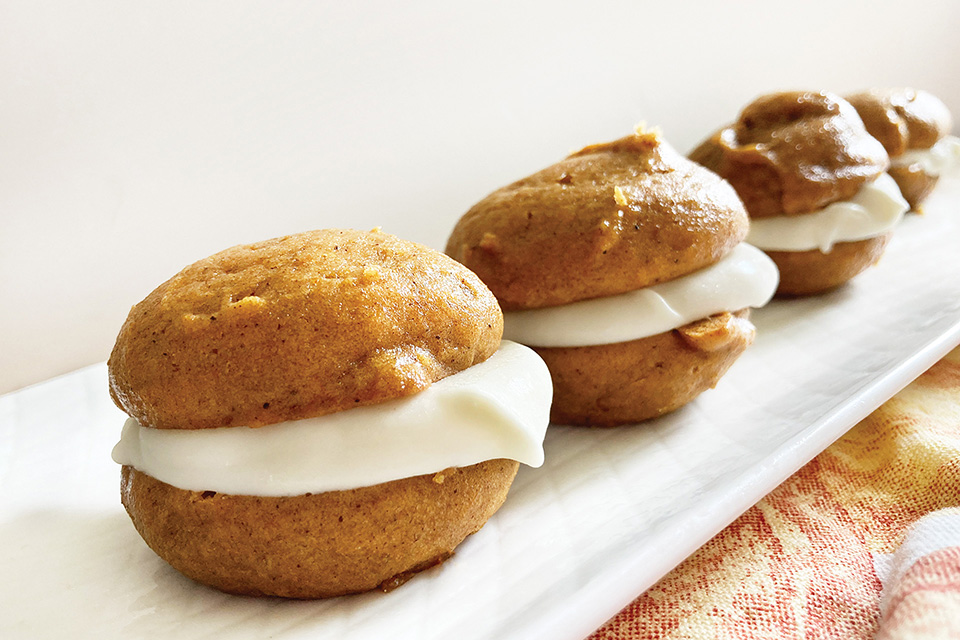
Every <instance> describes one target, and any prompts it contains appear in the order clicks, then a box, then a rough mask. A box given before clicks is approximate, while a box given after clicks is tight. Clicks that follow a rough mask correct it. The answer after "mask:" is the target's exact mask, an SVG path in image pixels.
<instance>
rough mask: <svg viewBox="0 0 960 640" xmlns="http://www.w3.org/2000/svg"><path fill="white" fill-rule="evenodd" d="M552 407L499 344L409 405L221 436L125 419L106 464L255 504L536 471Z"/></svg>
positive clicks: (532, 360)
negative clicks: (471, 472)
mask: <svg viewBox="0 0 960 640" xmlns="http://www.w3.org/2000/svg"><path fill="white" fill-rule="evenodd" d="M552 398H553V386H552V384H551V381H550V373H549V371H548V370H547V366H546V365H545V364H544V363H543V360H541V359H540V357H539V356H538V355H537V354H536V353H535V352H534V351H532V350H531V349H528V348H527V347H524V346H523V345H519V344H516V343H513V342H508V341H504V342H503V343H502V344H501V346H500V349H499V350H498V351H497V352H496V353H495V354H494V355H492V356H490V358H488V359H487V360H486V361H484V362H481V363H480V364H476V365H474V366H472V367H469V368H468V369H465V370H463V371H460V372H459V373H456V374H454V375H452V376H448V377H446V378H444V379H443V380H440V381H438V382H435V383H433V384H432V385H430V386H429V387H428V388H427V389H425V390H423V391H421V392H420V393H417V394H416V395H413V396H410V397H407V398H401V399H398V400H391V401H389V402H384V403H382V404H377V405H371V406H366V407H360V408H357V409H351V410H348V411H341V412H339V413H332V414H328V415H325V416H320V417H317V418H308V419H305V420H295V421H290V422H284V423H279V424H273V425H268V426H265V427H259V428H249V427H227V428H221V429H154V428H149V427H143V426H141V425H140V424H139V423H138V422H137V421H136V420H134V419H132V418H131V419H128V420H127V422H126V424H125V425H124V427H123V433H122V435H121V437H120V442H119V443H118V444H117V445H116V447H114V449H113V459H114V461H115V462H117V463H118V464H122V465H130V466H132V467H134V468H136V469H137V470H139V471H141V472H143V473H146V474H148V475H151V476H153V477H154V478H157V479H158V480H162V481H163V482H166V483H167V484H171V485H173V486H175V487H179V488H181V489H187V490H192V491H217V492H221V493H228V494H234V495H258V496H294V495H301V494H304V493H320V492H323V491H335V490H341V489H355V488H358V487H365V486H370V485H374V484H379V483H381V482H388V481H391V480H398V479H400V478H409V477H412V476H417V475H422V474H427V473H436V472H438V471H442V470H444V469H447V468H450V467H464V466H468V465H472V464H477V463H479V462H484V461H486V460H493V459H497V458H508V459H511V460H516V461H518V462H522V463H524V464H527V465H530V466H531V467H539V466H540V465H541V464H543V438H544V435H545V433H546V429H547V424H548V422H549V419H550V402H551V400H552Z"/></svg>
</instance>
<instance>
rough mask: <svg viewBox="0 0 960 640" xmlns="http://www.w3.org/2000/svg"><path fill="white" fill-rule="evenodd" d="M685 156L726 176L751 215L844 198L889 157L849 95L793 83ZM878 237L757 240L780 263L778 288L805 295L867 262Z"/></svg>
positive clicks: (809, 208) (800, 211)
mask: <svg viewBox="0 0 960 640" xmlns="http://www.w3.org/2000/svg"><path fill="white" fill-rule="evenodd" d="M690 158H691V159H692V160H694V161H695V162H698V163H700V164H702V165H703V166H705V167H707V168H708V169H711V170H712V171H715V172H717V173H718V174H719V175H720V176H722V177H723V178H725V179H727V180H729V181H730V183H731V184H732V185H733V187H734V189H736V190H737V193H738V194H739V195H740V197H741V198H742V199H743V202H744V206H745V207H746V209H747V213H749V214H750V218H751V219H753V220H764V219H769V218H774V217H779V216H794V217H797V216H803V215H806V214H810V213H815V212H817V211H820V210H822V209H824V208H826V207H827V206H828V205H830V204H833V203H835V202H840V201H846V200H849V199H851V198H853V197H854V196H855V195H857V193H858V192H859V191H860V189H861V188H863V187H864V185H866V184H867V183H869V182H872V181H874V180H876V179H877V178H879V177H880V176H881V174H883V172H884V171H885V170H886V169H887V167H888V165H889V158H888V157H887V154H886V152H885V150H884V148H883V145H881V144H880V143H879V142H878V141H877V140H876V139H875V138H873V137H872V136H870V135H869V134H868V133H867V131H866V129H865V128H864V125H863V122H862V121H861V120H860V117H859V116H858V115H857V112H856V110H855V109H854V108H853V106H852V105H851V104H850V103H848V102H847V101H845V100H843V99H842V98H840V97H839V96H836V95H834V94H831V93H826V92H819V93H813V92H801V91H792V92H784V93H775V94H770V95H765V96H762V97H760V98H758V99H756V100H754V101H753V102H752V103H750V104H749V105H747V106H746V107H745V108H744V109H743V111H742V112H741V113H740V115H739V117H738V118H737V121H736V122H735V123H734V124H732V125H730V126H727V127H724V128H722V129H720V130H719V131H718V132H716V133H715V134H714V135H712V136H711V137H710V138H708V139H707V140H705V141H704V142H703V143H701V144H700V146H698V147H697V148H696V149H694V151H693V152H691V154H690ZM748 241H751V242H752V241H753V240H752V239H750V240H748ZM886 242H887V240H886V239H885V238H869V239H866V240H860V241H855V242H839V243H837V244H836V245H835V246H834V247H833V249H832V250H831V251H830V252H829V253H822V252H820V251H819V250H812V251H798V252H788V251H779V250H773V251H771V250H769V249H768V248H767V247H764V246H760V248H761V249H763V250H764V251H766V252H767V254H768V255H770V256H771V258H773V260H774V262H776V263H777V267H778V268H779V269H780V286H779V288H778V289H777V293H778V294H780V295H810V294H814V293H819V292H821V291H826V290H827V289H831V288H833V287H835V286H837V285H839V284H842V283H843V282H846V281H847V280H849V279H850V278H852V277H854V276H855V275H857V274H858V273H860V272H861V271H862V270H863V269H865V268H866V267H868V266H870V265H872V264H874V263H875V262H876V261H877V260H878V259H879V256H880V253H881V252H882V250H883V247H884V246H886ZM791 254H795V255H791Z"/></svg>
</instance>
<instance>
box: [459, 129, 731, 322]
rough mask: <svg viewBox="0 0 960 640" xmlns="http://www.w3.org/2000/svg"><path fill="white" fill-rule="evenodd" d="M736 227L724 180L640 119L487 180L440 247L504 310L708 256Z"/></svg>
mask: <svg viewBox="0 0 960 640" xmlns="http://www.w3.org/2000/svg"><path fill="white" fill-rule="evenodd" d="M747 228H748V221H747V217H746V215H745V214H744V211H743V207H742V205H741V203H740V200H739V199H738V198H737V194H736V193H735V192H734V190H733V189H731V188H730V186H729V185H728V184H727V183H725V182H724V181H723V180H721V179H720V178H718V177H717V176H716V175H714V174H713V173H710V172H708V171H704V170H703V169H702V168H701V167H699V166H697V165H696V164H694V163H692V162H690V161H688V160H687V159H686V158H684V157H683V156H681V155H680V154H678V153H677V152H676V151H674V150H673V148H671V147H670V146H669V145H668V144H666V143H665V142H664V141H663V140H661V138H660V135H659V132H658V131H655V130H654V131H645V130H643V129H642V128H641V129H638V131H637V133H635V134H634V135H630V136H627V137H625V138H621V139H619V140H616V141H613V142H608V143H604V144H596V145H591V146H589V147H586V148H585V149H583V150H581V151H578V152H576V153H574V154H572V155H570V156H569V157H567V158H566V159H565V160H562V161H561V162H558V163H556V164H554V165H551V166H549V167H547V168H546V169H543V170H542V171H538V172H537V173H534V174H533V175H531V176H529V177H527V178H523V179H522V180H518V181H516V182H514V183H513V184H510V185H507V186H506V187H503V188H501V189H498V190H497V191H494V192H493V193H491V194H490V195H489V196H487V197H486V198H484V199H483V200H481V201H480V202H478V203H477V204H476V205H474V206H473V207H472V208H471V209H470V210H469V211H468V212H467V213H466V214H465V215H464V216H463V217H462V218H461V219H460V221H459V222H458V223H457V225H456V227H455V228H454V230H453V233H452V235H451V236H450V239H449V240H448V242H447V248H446V251H447V253H448V254H449V255H451V256H452V257H453V258H455V259H456V260H458V261H460V262H462V263H463V264H465V265H466V266H467V267H469V268H470V269H472V270H473V271H475V272H476V273H477V274H478V275H479V276H480V278H481V279H482V280H483V281H484V283H486V285H487V286H488V287H490V289H491V290H492V291H493V293H494V294H495V295H496V296H497V298H498V299H499V301H500V304H501V306H502V307H503V309H504V310H505V311H508V310H509V311H512V310H520V309H536V308H541V307H550V306H556V305H563V304H567V303H570V302H574V301H578V300H585V299H588V298H599V297H604V296H612V295H616V294H620V293H624V292H627V291H633V290H636V289H641V288H644V287H648V286H651V285H655V284H657V283H661V282H665V281H668V280H672V279H674V278H677V277H679V276H682V275H684V274H688V273H691V272H693V271H696V270H698V269H701V268H703V267H706V266H709V265H711V264H714V263H715V262H717V261H718V260H719V259H720V258H721V257H722V256H724V255H725V254H727V253H728V252H729V251H730V250H731V249H732V248H733V247H734V246H736V245H737V244H738V243H739V242H740V241H741V240H743V238H744V237H745V236H746V234H747Z"/></svg>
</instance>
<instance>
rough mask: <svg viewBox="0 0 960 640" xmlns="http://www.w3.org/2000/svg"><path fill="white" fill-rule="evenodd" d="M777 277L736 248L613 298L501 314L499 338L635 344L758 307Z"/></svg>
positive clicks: (744, 247) (759, 259) (760, 256)
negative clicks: (684, 272)
mask: <svg viewBox="0 0 960 640" xmlns="http://www.w3.org/2000/svg"><path fill="white" fill-rule="evenodd" d="M779 278H780V276H779V273H778V271H777V267H776V265H774V263H773V261H772V260H770V258H768V257H767V255H766V254H765V253H763V252H762V251H760V250H759V249H757V248H755V247H752V246H750V245H748V244H745V243H741V244H739V245H737V246H736V247H735V248H734V249H733V251H731V252H730V253H729V254H727V255H726V256H724V257H723V258H722V259H721V260H720V261H719V262H717V263H716V264H713V265H711V266H709V267H706V268H704V269H700V270H699V271H695V272H693V273H691V274H688V275H686V276H683V277H680V278H676V279H674V280H670V281H669V282H664V283H661V284H658V285H654V286H652V287H646V288H644V289H637V290H636V291H628V292H627V293H621V294H619V295H615V296H609V297H605V298H594V299H591V300H582V301H580V302H573V303H570V304H565V305H560V306H556V307H545V308H543V309H530V310H526V311H509V312H507V313H504V314H503V335H504V337H506V338H509V339H510V340H515V341H517V342H522V343H523V344H529V345H532V346H536V347H586V346H592V345H599V344H611V343H615V342H627V341H630V340H639V339H640V338H647V337H649V336H653V335H656V334H658V333H663V332H664V331H670V330H671V329H676V328H677V327H682V326H683V325H685V324H689V323H691V322H694V321H696V320H701V319H703V318H706V317H709V316H711V315H713V314H715V313H720V312H723V311H738V310H740V309H743V308H745V307H762V306H763V305H765V304H766V303H767V302H769V301H770V298H771V297H773V293H774V291H776V289H777V283H778V282H779Z"/></svg>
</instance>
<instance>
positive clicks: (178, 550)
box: [109, 230, 545, 598]
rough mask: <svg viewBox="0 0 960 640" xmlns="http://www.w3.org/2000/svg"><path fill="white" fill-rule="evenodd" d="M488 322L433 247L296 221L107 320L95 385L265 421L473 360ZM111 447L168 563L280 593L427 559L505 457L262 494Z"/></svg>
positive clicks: (442, 549) (493, 320)
mask: <svg viewBox="0 0 960 640" xmlns="http://www.w3.org/2000/svg"><path fill="white" fill-rule="evenodd" d="M502 326H503V318H502V314H501V312H500V310H499V307H498V305H497V302H496V298H494V296H493V295H492V294H491V293H490V291H489V290H488V289H487V288H486V287H485V286H484V285H483V283H482V282H481V281H480V280H479V279H478V278H477V277H476V276H475V275H474V274H473V273H471V272H470V271H469V270H467V269H466V268H464V267H463V266H462V265H460V264H459V263H457V262H455V261H453V260H451V259H450V258H448V257H447V256H445V255H442V254H440V253H438V252H436V251H433V250H431V249H428V248H426V247H423V246H420V245H417V244H415V243H412V242H407V241H403V240H400V239H398V238H396V237H394V236H391V235H388V234H385V233H381V232H379V231H376V230H375V231H373V232H369V233H365V232H358V231H347V230H324V231H312V232H306V233H301V234H297V235H293V236H286V237H283V238H278V239H275V240H268V241H266V242H259V243H256V244H252V245H244V246H238V247H233V248H231V249H228V250H226V251H223V252H220V253H218V254H216V255H214V256H211V257H209V258H207V259H204V260H201V261H199V262H197V263H195V264H193V265H191V266H189V267H187V268H186V269H184V270H183V271H181V272H180V273H179V274H177V275H176V276H174V277H173V278H171V279H170V280H168V281H167V282H165V283H164V284H162V285H160V287H158V288H157V289H156V290H155V291H154V292H153V293H151V294H150V295H149V296H147V298H146V299H145V300H144V301H143V302H141V303H140V304H138V305H137V306H135V307H134V308H133V310H132V311H131V312H130V315H129V317H128V319H127V321H126V323H125V324H124V325H123V328H122V329H121V332H120V335H119V337H118V338H117V344H116V346H115V348H114V351H113V354H112V356H111V358H110V362H109V374H110V388H111V393H112V395H113V397H114V399H115V401H116V402H117V404H118V405H119V406H120V407H121V408H122V409H124V410H126V411H127V412H128V413H129V414H130V415H131V416H133V417H134V418H136V419H137V420H138V421H140V423H141V425H142V426H141V427H137V428H141V429H142V428H145V429H146V430H147V431H154V430H170V429H174V430H193V431H188V432H189V433H191V435H197V434H198V431H196V430H201V429H210V428H213V427H229V429H226V431H230V430H231V429H232V428H238V429H243V428H244V425H246V426H257V427H258V428H259V429H263V430H267V429H271V428H273V427H272V426H271V425H273V424H274V423H279V422H284V421H289V420H298V419H301V418H312V417H316V416H321V415H325V414H329V413H332V412H338V411H343V410H346V409H353V408H355V407H360V406H364V405H372V404H376V403H382V402H385V401H388V400H392V399H396V398H402V397H406V396H409V395H411V394H414V393H417V392H418V391H421V390H422V389H424V388H426V387H428V386H429V385H431V384H432V383H433V382H434V381H437V380H439V379H441V378H443V377H445V376H448V375H451V374H454V373H456V372H458V371H461V370H463V369H466V368H468V367H470V366H472V365H474V364H475V363H479V362H481V361H484V360H486V359H487V358H488V357H489V356H490V355H492V354H493V353H494V352H495V351H496V350H497V348H498V347H499V345H500V336H501V332H502ZM544 413H545V408H544ZM317 428H322V427H317ZM211 435H212V436H213V437H216V434H215V433H211ZM268 455H275V454H272V453H271V454H268ZM120 462H121V464H123V468H122V486H121V501H122V503H123V505H124V507H125V508H126V510H127V512H128V513H129V515H130V518H131V519H132V520H133V522H134V524H135V526H136V528H137V530H138V531H139V532H140V534H141V535H142V536H143V538H144V540H145V541H146V542H147V544H148V545H149V546H150V547H151V548H152V549H153V550H154V551H156V553H157V554H158V555H160V556H161V557H162V558H164V559H165V560H166V561H167V562H169V563H170V564H171V565H172V566H174V567H175V568H176V569H178V570H179V571H181V572H182V573H183V574H185V575H187V576H189V577H191V578H194V579H196V580H198V581H200V582H203V583H205V584H208V585H211V586H214V587H216V588H219V589H222V590H224V591H228V592H231V593H241V594H250V595H272V596H284V597H294V598H320V597H329V596H335V595H341V594H347V593H355V592H359V591H365V590H369V589H373V588H376V587H377V586H381V587H383V588H390V587H392V586H396V585H398V584H400V583H402V582H403V581H404V580H405V579H406V578H408V577H409V576H411V575H412V574H413V573H415V572H417V571H420V570H423V569H426V568H429V567H431V566H433V565H436V564H439V563H440V562H442V561H443V560H444V559H445V558H447V557H448V556H450V555H451V554H452V553H453V550H454V548H455V547H456V546H457V545H458V544H459V543H460V542H461V541H462V540H463V539H464V538H465V537H466V536H468V535H470V534H471V533H473V532H475V531H477V530H478V529H479V528H480V527H482V526H483V524H484V522H486V520H487V519H488V518H489V517H490V516H491V515H492V514H493V513H494V512H495V511H496V510H497V509H498V508H499V507H500V505H501V504H502V503H503V500H504V499H505V497H506V495H507V491H508V489H509V487H510V484H511V482H512V480H513V477H514V475H515V474H516V471H517V466H518V463H517V462H515V461H513V460H503V459H495V460H488V461H486V462H481V463H479V464H475V465H472V466H467V467H464V468H451V469H447V470H445V471H441V472H439V473H432V474H427V475H421V476H416V477H409V478H401V479H398V480H394V481H391V482H384V483H380V484H372V485H370V486H364V487H361V488H357V489H351V490H346V491H326V492H318V493H316V494H305V495H292V496H283V497H267V496H254V495H237V494H228V493H222V492H220V493H218V492H216V491H212V490H207V491H192V490H186V489H182V488H178V487H176V486H172V485H171V484H167V483H165V482H162V481H161V480H159V479H157V478H156V477H154V476H151V475H148V474H147V473H144V472H142V471H139V470H137V469H135V468H134V467H133V466H130V464H128V463H127V462H125V461H122V460H120ZM157 475H162V474H157Z"/></svg>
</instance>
